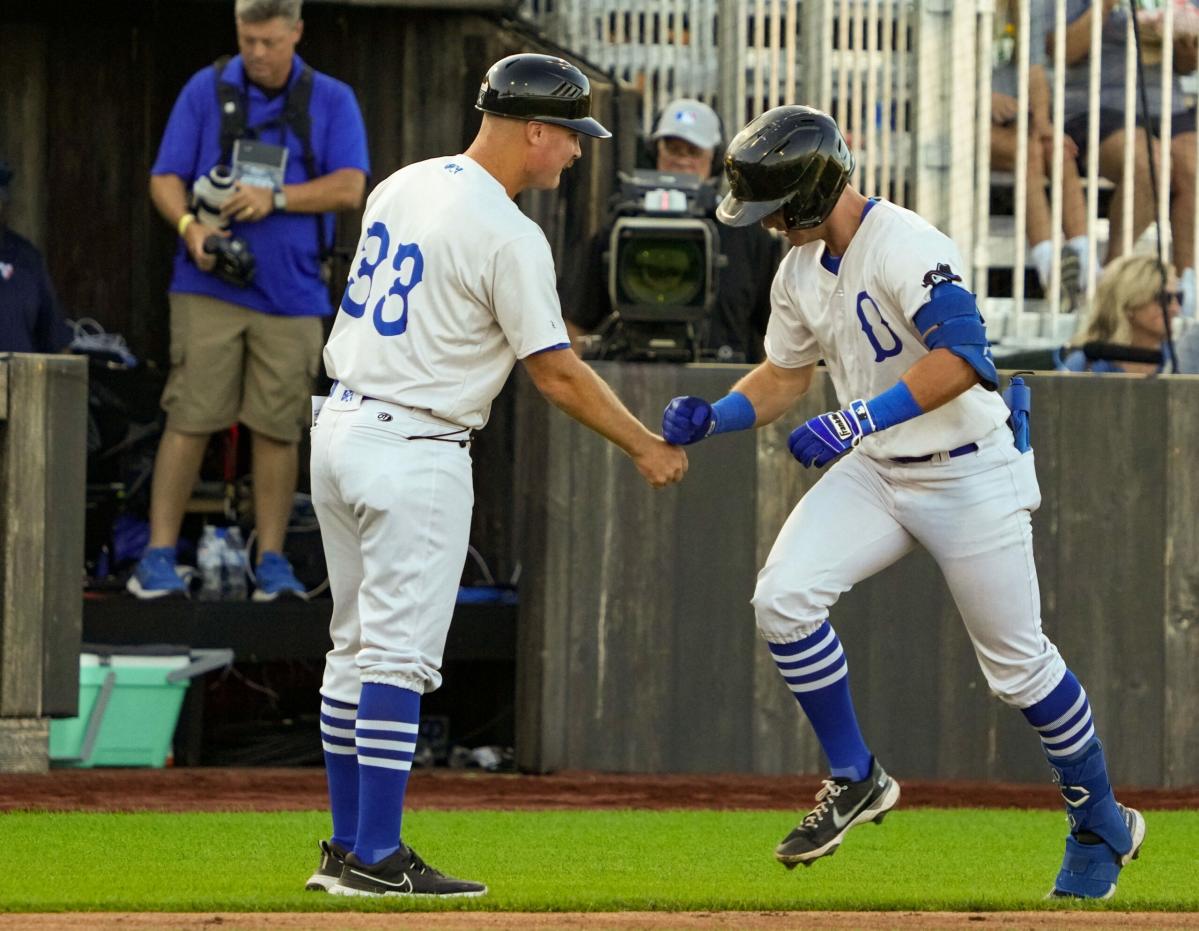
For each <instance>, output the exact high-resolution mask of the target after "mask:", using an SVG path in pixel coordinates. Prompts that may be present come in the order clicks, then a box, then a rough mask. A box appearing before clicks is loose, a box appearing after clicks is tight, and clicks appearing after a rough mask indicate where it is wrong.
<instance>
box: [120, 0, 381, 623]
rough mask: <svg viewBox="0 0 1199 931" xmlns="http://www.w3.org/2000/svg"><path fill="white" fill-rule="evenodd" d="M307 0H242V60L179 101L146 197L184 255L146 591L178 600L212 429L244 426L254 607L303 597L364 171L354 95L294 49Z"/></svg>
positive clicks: (138, 590)
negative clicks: (339, 279) (313, 410)
mask: <svg viewBox="0 0 1199 931" xmlns="http://www.w3.org/2000/svg"><path fill="white" fill-rule="evenodd" d="M300 5H301V0H236V4H235V6H234V15H235V20H236V26H237V44H238V49H239V52H240V54H238V55H236V56H234V57H233V58H231V59H227V60H226V59H221V60H218V61H217V62H216V63H215V64H213V65H209V66H207V67H205V68H204V69H203V70H201V71H199V72H198V73H196V74H195V75H194V76H193V77H192V78H191V80H189V81H188V83H187V85H186V86H185V87H184V88H183V91H182V93H181V94H180V95H179V98H178V99H177V100H176V102H175V106H174V108H173V109H172V111H171V116H170V119H169V121H168V122H167V127H166V131H165V133H164V134H163V139H162V144H161V146H160V148H159V151H158V158H157V160H156V161H155V163H154V167H153V168H152V169H151V178H150V197H151V199H152V200H153V201H154V206H155V207H157V208H158V212H159V213H160V214H162V216H163V218H164V219H165V220H166V221H167V223H168V224H169V225H170V226H171V228H172V229H173V230H175V231H176V232H177V233H178V235H179V239H180V247H179V250H178V253H177V254H176V257H175V265H174V273H173V276H172V280H171V287H170V295H169V297H170V305H171V373H170V377H169V379H168V381H167V386H166V389H165V390H164V391H163V396H162V407H163V409H164V410H165V411H166V412H167V425H166V431H165V433H164V435H163V438H162V442H161V444H160V445H159V448H158V456H157V458H156V460H155V463H154V479H153V486H152V490H151V500H150V544H149V547H148V548H147V550H146V553H145V555H144V556H143V557H142V560H141V562H139V563H138V566H137V568H136V570H135V571H134V574H133V575H132V576H131V577H130V579H129V583H128V587H129V590H130V591H131V592H133V593H134V594H135V595H137V596H138V597H139V598H159V597H162V596H166V595H184V594H186V593H187V587H186V585H185V584H184V582H183V581H182V579H181V578H180V575H179V573H178V572H177V571H176V566H175V549H176V544H177V541H178V536H179V530H180V527H181V525H182V522H183V515H184V511H185V509H186V507H187V502H188V499H189V498H190V496H191V493H192V489H193V487H194V486H195V482H196V479H197V477H198V475H199V471H200V465H201V462H202V460H203V456H204V451H205V449H206V448H207V445H208V440H209V437H210V436H211V434H213V433H215V432H217V431H219V430H223V429H225V428H227V427H229V426H230V425H232V424H234V423H237V422H239V421H240V422H241V423H243V424H245V425H246V427H247V428H248V429H249V430H250V432H251V437H252V443H251V456H252V472H253V488H254V513H255V520H256V524H257V535H258V554H259V562H258V566H257V569H256V571H255V576H256V579H257V590H256V591H255V593H254V598H255V600H257V601H271V600H274V599H275V598H277V597H278V596H280V595H294V596H299V597H303V595H304V587H303V586H302V585H301V584H300V582H299V581H298V580H297V579H296V577H295V573H294V572H293V571H292V568H291V565H290V563H289V562H288V561H287V559H286V557H285V556H284V555H283V541H284V536H285V534H286V530H287V522H288V518H289V516H290V514H291V509H292V500H293V497H294V494H295V488H296V479H297V471H298V445H299V441H300V438H301V435H302V430H303V427H304V424H305V423H306V422H307V420H308V418H309V405H310V401H309V398H310V395H311V391H312V382H313V379H314V378H315V376H316V373H317V366H318V364H319V362H320V354H321V348H322V344H323V341H324V332H323V327H322V325H321V318H322V317H326V316H328V315H329V314H330V313H332V306H331V304H330V300H329V292H328V286H327V284H326V281H325V279H324V277H323V275H322V271H321V268H322V263H323V261H324V260H325V259H326V258H327V256H328V254H329V251H330V248H329V244H330V243H331V240H332V235H333V216H332V212H333V211H338V210H354V209H357V208H359V207H360V206H361V204H362V200H363V193H364V191H365V189H366V177H367V174H368V173H369V163H368V160H367V149H366V132H365V128H364V126H363V121H362V114H361V112H360V111H359V109H358V103H357V101H356V100H355V98H354V92H353V91H352V90H351V89H350V88H349V87H348V86H347V85H346V84H343V83H342V82H340V81H337V80H335V79H334V78H331V77H329V76H328V75H325V74H322V73H320V72H318V71H315V70H313V69H312V68H311V67H309V66H308V65H306V64H305V63H304V62H303V60H302V59H301V58H300V57H299V56H298V55H297V54H296V52H295V49H296V44H297V43H298V42H299V41H300V36H301V35H302V33H303V26H304V24H303V22H302V21H301V19H300Z"/></svg>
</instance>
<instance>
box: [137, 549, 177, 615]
mask: <svg viewBox="0 0 1199 931" xmlns="http://www.w3.org/2000/svg"><path fill="white" fill-rule="evenodd" d="M125 587H126V588H127V589H128V590H129V591H130V592H131V593H133V594H134V595H137V597H138V598H141V599H142V600H144V601H148V600H151V599H153V598H169V597H172V596H179V597H183V598H187V597H188V591H187V582H186V581H184V579H183V577H182V575H181V574H180V572H179V569H178V567H177V566H176V565H175V548H174V547H173V546H156V547H153V548H152V549H147V550H146V552H145V553H143V554H142V558H141V560H140V561H139V562H138V564H137V566H136V567H135V568H134V570H133V574H132V575H130V576H129V581H128V582H126V583H125Z"/></svg>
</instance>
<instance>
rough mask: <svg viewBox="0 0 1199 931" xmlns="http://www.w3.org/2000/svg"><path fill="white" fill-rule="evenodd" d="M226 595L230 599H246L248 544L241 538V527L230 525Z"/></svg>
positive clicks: (226, 539)
mask: <svg viewBox="0 0 1199 931" xmlns="http://www.w3.org/2000/svg"><path fill="white" fill-rule="evenodd" d="M223 555H224V559H225V597H226V598H228V599H229V600H230V601H245V599H246V589H247V587H248V586H247V582H246V546H245V544H244V543H243V542H242V539H241V528H240V527H230V528H229V529H228V530H226V531H225V552H224V554H223Z"/></svg>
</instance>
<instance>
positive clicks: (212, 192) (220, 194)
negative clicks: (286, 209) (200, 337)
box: [191, 165, 257, 288]
mask: <svg viewBox="0 0 1199 931" xmlns="http://www.w3.org/2000/svg"><path fill="white" fill-rule="evenodd" d="M235 185H236V179H235V178H234V176H233V171H232V170H231V169H230V168H228V167H227V166H225V165H214V166H213V167H212V169H211V170H210V171H209V172H208V173H207V174H204V175H201V176H200V177H199V178H197V179H196V183H195V184H194V185H192V199H191V207H192V210H193V211H194V212H195V215H196V219H197V220H199V221H200V222H201V223H203V224H205V225H206V226H211V227H213V228H215V229H221V230H225V229H228V228H229V220H228V218H227V217H223V216H221V207H222V205H223V204H224V203H225V201H227V200H228V199H229V198H230V197H232V196H233V191H234V189H235ZM204 251H205V252H207V253H208V254H209V255H214V256H216V267H215V268H213V270H212V272H213V274H214V275H216V276H217V277H218V278H220V279H221V280H222V281H227V282H228V283H229V284H231V285H236V286H237V287H239V288H244V287H246V286H247V285H249V284H250V282H251V281H253V280H254V273H255V271H256V270H257V263H256V262H255V261H254V253H253V251H251V249H250V246H249V243H247V242H246V241H245V240H244V239H242V238H241V237H240V236H229V237H225V236H209V237H208V238H207V239H205V240H204Z"/></svg>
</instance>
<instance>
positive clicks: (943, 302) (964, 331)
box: [914, 282, 999, 391]
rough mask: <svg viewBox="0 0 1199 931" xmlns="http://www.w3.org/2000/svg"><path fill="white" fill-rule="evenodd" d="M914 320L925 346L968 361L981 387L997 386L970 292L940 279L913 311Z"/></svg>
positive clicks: (981, 324)
mask: <svg viewBox="0 0 1199 931" xmlns="http://www.w3.org/2000/svg"><path fill="white" fill-rule="evenodd" d="M914 322H915V324H916V328H917V329H918V330H919V331H920V332H921V334H923V336H924V345H926V346H927V347H928V348H929V349H948V350H949V351H950V352H952V353H953V354H954V355H955V356H957V357H958V358H960V359H964V360H965V361H966V362H968V363H969V364H970V367H971V368H973V369H974V371H976V372H977V373H978V377H979V378H980V379H982V383H983V386H984V387H986V388H989V389H990V390H992V391H994V390H996V389H997V388H998V387H999V373H998V372H996V371H995V360H994V359H992V358H991V344H990V343H989V342H987V330H986V327H985V325H984V324H983V318H982V314H980V313H979V312H978V304H977V303H976V302H975V300H974V295H973V294H971V293H970V292H969V291H967V290H966V289H965V288H963V287H960V286H958V285H956V284H951V283H949V282H942V283H941V284H938V285H936V286H935V287H934V288H933V289H932V297H930V298H929V301H928V303H927V304H925V305H924V306H923V307H921V308H920V309H919V310H918V311H916V317H915V320H914Z"/></svg>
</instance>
